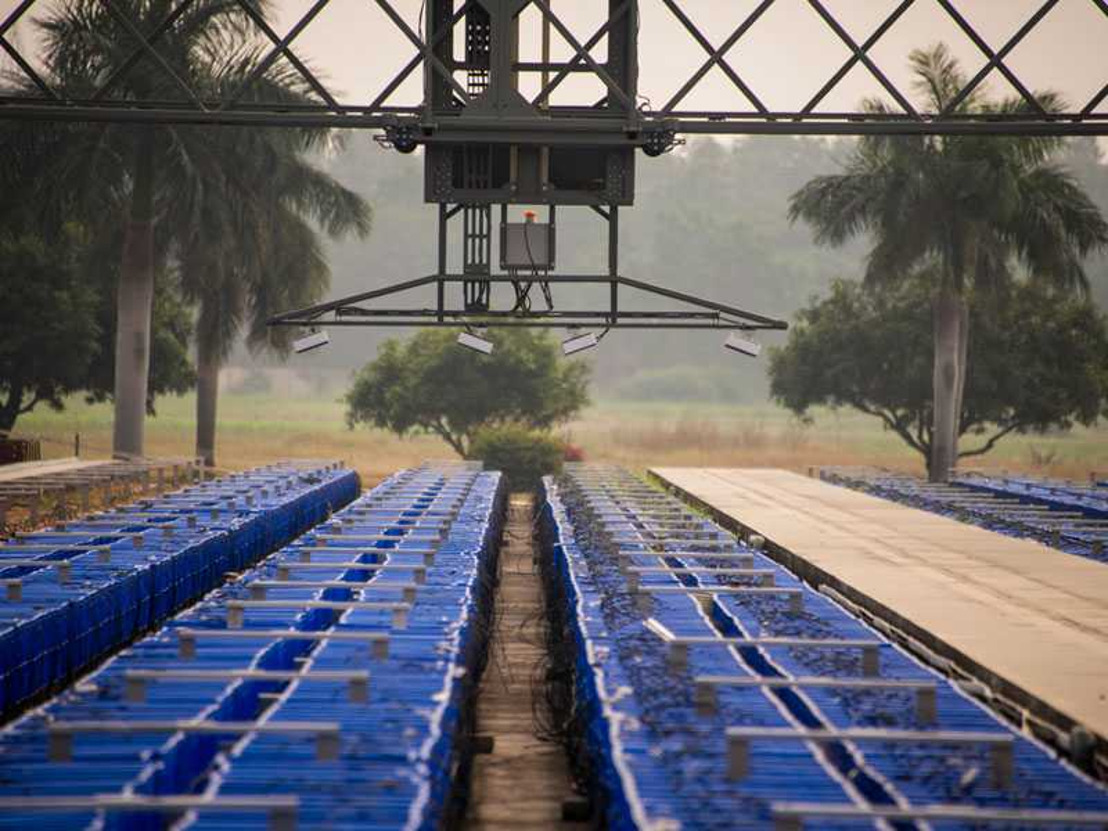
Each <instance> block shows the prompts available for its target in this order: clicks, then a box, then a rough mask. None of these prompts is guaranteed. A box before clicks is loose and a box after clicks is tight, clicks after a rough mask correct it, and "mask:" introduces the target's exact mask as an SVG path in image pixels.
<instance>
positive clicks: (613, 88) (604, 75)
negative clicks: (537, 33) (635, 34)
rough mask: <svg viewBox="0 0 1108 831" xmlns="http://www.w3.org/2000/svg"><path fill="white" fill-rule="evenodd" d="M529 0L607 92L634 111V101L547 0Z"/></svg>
mask: <svg viewBox="0 0 1108 831" xmlns="http://www.w3.org/2000/svg"><path fill="white" fill-rule="evenodd" d="M531 2H532V3H534V4H535V6H536V7H537V8H538V10H539V11H540V12H542V15H543V17H544V18H546V20H548V21H549V22H550V25H551V26H553V27H554V28H555V29H556V30H557V31H558V34H560V35H561V36H562V37H563V38H565V40H566V43H568V44H569V45H570V48H571V49H573V51H574V53H575V54H574V58H575V59H576V58H581V60H583V61H584V62H585V63H586V64H588V67H589V69H591V70H592V71H593V73H595V75H596V77H598V78H599V79H600V80H601V81H602V82H603V83H604V86H606V87H607V88H608V92H610V93H611V94H612V95H614V96H615V97H616V98H617V99H619V102H620V103H621V104H623V106H625V107H626V108H627V109H628V110H629V111H630V112H635V102H634V101H632V100H631V99H630V97H628V95H627V93H626V92H625V91H624V90H623V88H622V87H621V86H620V85H619V84H617V83H616V82H615V80H614V79H613V78H612V76H611V75H609V74H608V71H607V70H606V69H604V67H602V66H601V65H600V64H598V63H597V62H596V61H595V60H594V59H593V57H592V55H590V54H589V53H588V50H587V49H585V47H583V46H582V45H581V44H580V43H578V41H577V38H575V37H574V36H573V32H571V31H570V30H569V29H567V28H566V26H565V24H564V23H562V21H561V18H559V17H558V16H557V15H556V14H554V12H552V11H551V10H550V6H549V4H548V3H547V0H531Z"/></svg>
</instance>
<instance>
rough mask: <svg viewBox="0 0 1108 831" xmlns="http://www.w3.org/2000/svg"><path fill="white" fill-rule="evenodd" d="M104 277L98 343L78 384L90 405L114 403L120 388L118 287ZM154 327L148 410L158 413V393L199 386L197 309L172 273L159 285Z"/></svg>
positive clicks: (179, 392) (178, 392)
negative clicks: (192, 351)
mask: <svg viewBox="0 0 1108 831" xmlns="http://www.w3.org/2000/svg"><path fill="white" fill-rule="evenodd" d="M100 278H101V279H102V280H104V281H105V282H104V284H103V285H101V286H100V290H99V292H98V297H99V300H98V308H97V312H96V317H97V320H98V321H99V333H100V334H99V337H98V339H97V342H96V344H95V346H94V350H95V351H94V359H93V360H92V362H91V363H90V364H89V366H88V372H87V374H86V376H85V378H84V380H83V381H82V382H81V385H80V386H79V389H81V390H83V391H84V392H85V398H86V399H87V400H88V401H89V403H96V402H100V401H110V400H111V398H112V394H113V392H114V390H115V296H114V288H115V286H114V279H113V278H112V277H111V276H110V275H101V276H100ZM91 279H95V277H92V278H91ZM150 326H151V329H150V376H149V384H148V386H147V388H146V412H147V413H148V414H149V415H156V414H157V410H156V408H155V401H156V400H157V399H158V398H159V397H161V396H163V395H184V394H185V393H186V392H188V391H189V390H191V389H192V388H193V387H194V386H195V385H196V372H195V370H194V369H193V367H192V360H191V359H190V357H189V344H190V342H191V341H192V336H193V331H194V326H193V322H192V312H191V310H190V309H189V307H188V306H187V305H186V303H185V301H184V300H183V299H182V298H181V295H180V293H179V291H178V289H177V286H176V283H175V282H174V280H173V279H172V278H171V275H168V274H163V275H161V278H160V279H159V280H158V281H157V282H156V283H155V285H154V307H153V309H152V310H151V313H150Z"/></svg>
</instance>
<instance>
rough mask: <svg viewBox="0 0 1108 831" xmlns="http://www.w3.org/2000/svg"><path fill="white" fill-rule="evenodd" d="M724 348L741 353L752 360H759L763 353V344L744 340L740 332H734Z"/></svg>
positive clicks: (724, 344) (728, 337)
mask: <svg viewBox="0 0 1108 831" xmlns="http://www.w3.org/2000/svg"><path fill="white" fill-rule="evenodd" d="M723 347H724V348H725V349H730V350H731V351H732V352H741V353H742V354H743V355H747V356H749V357H751V358H757V357H758V356H759V355H760V354H761V353H762V344H760V343H758V341H756V340H749V339H748V338H744V337H743V336H742V335H740V334H739V333H738V332H732V333H731V334H730V335H728V336H727V340H726V341H724V343H723Z"/></svg>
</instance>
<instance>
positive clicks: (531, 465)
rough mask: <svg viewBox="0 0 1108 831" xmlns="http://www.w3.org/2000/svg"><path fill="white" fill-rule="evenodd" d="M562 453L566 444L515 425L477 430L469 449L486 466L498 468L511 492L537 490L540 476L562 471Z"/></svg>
mask: <svg viewBox="0 0 1108 831" xmlns="http://www.w3.org/2000/svg"><path fill="white" fill-rule="evenodd" d="M564 454H565V447H564V446H563V445H562V443H561V442H560V441H558V440H557V439H556V438H554V437H553V436H551V435H550V434H549V433H544V432H541V431H538V430H530V429H528V428H527V427H523V426H520V425H518V424H507V425H504V426H501V427H486V428H483V429H481V430H478V431H477V433H476V435H475V436H474V437H473V442H472V444H471V445H470V450H469V455H470V458H472V459H480V460H481V461H482V462H484V463H485V468H486V469H488V470H499V471H501V472H502V473H503V474H504V478H505V480H506V481H507V483H508V487H509V488H510V489H511V490H513V491H523V490H528V491H534V490H538V487H539V482H540V480H541V479H542V477H543V476H549V475H554V474H557V473H559V472H561V469H562V459H563V458H564Z"/></svg>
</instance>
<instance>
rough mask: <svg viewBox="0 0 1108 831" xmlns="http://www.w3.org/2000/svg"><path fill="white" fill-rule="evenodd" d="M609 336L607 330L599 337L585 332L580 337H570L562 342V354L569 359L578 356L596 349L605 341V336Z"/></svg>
mask: <svg viewBox="0 0 1108 831" xmlns="http://www.w3.org/2000/svg"><path fill="white" fill-rule="evenodd" d="M606 334H608V330H607V329H605V330H604V331H603V332H601V333H600V334H599V335H598V334H596V333H595V332H584V333H582V334H580V335H570V336H569V337H568V338H566V339H565V340H564V341H562V354H563V355H565V356H566V357H567V358H568V357H569V356H570V355H576V354H577V353H578V352H584V351H585V350H587V349H594V348H595V347H596V346H597V345H599V343H600V341H601V340H603V338H604V336H605V335H606Z"/></svg>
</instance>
